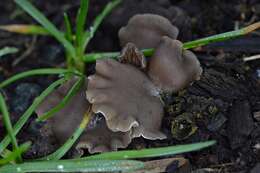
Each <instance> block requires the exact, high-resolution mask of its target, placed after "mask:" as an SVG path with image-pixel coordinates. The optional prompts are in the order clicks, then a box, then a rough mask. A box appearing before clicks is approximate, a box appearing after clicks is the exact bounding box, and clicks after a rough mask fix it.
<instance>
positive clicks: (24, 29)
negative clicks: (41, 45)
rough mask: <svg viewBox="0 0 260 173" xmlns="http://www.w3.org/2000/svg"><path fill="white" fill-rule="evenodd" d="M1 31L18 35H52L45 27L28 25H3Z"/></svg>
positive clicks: (0, 27)
mask: <svg viewBox="0 0 260 173" xmlns="http://www.w3.org/2000/svg"><path fill="white" fill-rule="evenodd" d="M0 30H4V31H8V32H13V33H18V34H32V35H44V36H46V35H50V33H49V32H48V31H47V30H46V29H45V28H43V27H41V26H38V25H26V24H12V25H1V26H0Z"/></svg>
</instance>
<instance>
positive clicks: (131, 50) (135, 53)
mask: <svg viewBox="0 0 260 173" xmlns="http://www.w3.org/2000/svg"><path fill="white" fill-rule="evenodd" d="M118 61H119V62H121V63H125V64H132V65H134V66H136V67H138V68H140V69H142V70H145V68H146V67H147V62H146V59H145V56H144V55H143V53H142V52H141V51H139V50H138V48H137V47H136V46H135V44H133V43H127V44H126V46H125V47H124V48H123V50H122V52H121V55H120V56H119V57H118Z"/></svg>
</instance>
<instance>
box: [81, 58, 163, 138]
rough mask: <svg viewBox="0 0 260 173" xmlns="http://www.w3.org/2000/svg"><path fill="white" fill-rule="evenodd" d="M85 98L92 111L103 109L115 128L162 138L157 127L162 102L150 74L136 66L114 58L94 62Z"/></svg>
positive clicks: (115, 130) (139, 134) (102, 111)
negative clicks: (93, 71)
mask: <svg viewBox="0 0 260 173" xmlns="http://www.w3.org/2000/svg"><path fill="white" fill-rule="evenodd" d="M88 79H89V82H88V89H87V91H86V93H87V94H86V95H87V99H88V100H89V102H90V103H92V104H93V105H92V110H93V111H94V112H95V113H102V114H103V115H104V117H105V119H106V122H107V126H108V128H109V129H111V130H112V131H114V132H118V131H121V132H128V131H131V132H132V133H131V135H132V137H139V136H143V137H144V138H147V139H164V138H166V136H165V135H164V134H163V133H162V132H161V131H160V127H161V120H162V117H163V104H162V102H161V100H160V97H159V93H158V91H157V89H156V87H155V86H154V84H153V83H152V82H151V81H150V80H149V78H148V77H147V76H146V75H145V74H144V73H143V72H142V71H141V70H139V69H138V68H136V67H134V66H133V65H130V64H122V63H120V62H117V61H116V60H113V59H102V60H98V61H97V62H96V74H94V75H92V76H89V78H88Z"/></svg>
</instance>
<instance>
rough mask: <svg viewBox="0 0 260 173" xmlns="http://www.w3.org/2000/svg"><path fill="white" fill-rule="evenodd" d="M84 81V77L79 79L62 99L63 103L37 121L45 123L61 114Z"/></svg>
mask: <svg viewBox="0 0 260 173" xmlns="http://www.w3.org/2000/svg"><path fill="white" fill-rule="evenodd" d="M84 79H85V78H84V77H81V78H80V79H78V81H77V82H76V83H75V84H74V85H73V86H72V87H71V89H70V90H69V92H68V94H67V95H66V96H65V97H64V98H63V99H62V101H61V102H60V103H59V104H58V105H57V106H55V107H54V108H52V109H51V110H49V111H48V112H46V113H44V114H43V115H40V116H39V118H37V120H36V121H45V120H47V119H49V118H51V117H52V116H53V115H54V114H55V113H57V112H59V111H60V110H61V109H62V108H63V107H64V106H66V105H67V103H68V102H69V101H70V99H71V98H72V97H73V96H74V95H75V94H76V93H77V92H78V91H79V89H80V88H81V86H82V84H83V82H84Z"/></svg>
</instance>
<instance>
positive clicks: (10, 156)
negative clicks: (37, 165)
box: [0, 142, 31, 165]
mask: <svg viewBox="0 0 260 173" xmlns="http://www.w3.org/2000/svg"><path fill="white" fill-rule="evenodd" d="M30 147H31V142H26V143H24V144H22V145H20V146H19V148H18V149H16V150H14V151H13V152H11V153H8V154H7V155H6V157H5V158H4V159H0V165H5V164H7V163H10V162H14V161H15V160H16V159H17V158H18V157H19V156H21V154H22V153H24V152H26V151H27V150H28V149H29V148H30Z"/></svg>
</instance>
